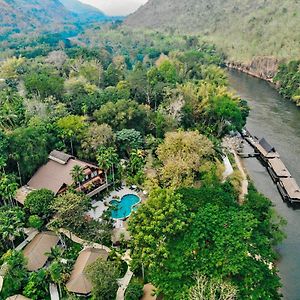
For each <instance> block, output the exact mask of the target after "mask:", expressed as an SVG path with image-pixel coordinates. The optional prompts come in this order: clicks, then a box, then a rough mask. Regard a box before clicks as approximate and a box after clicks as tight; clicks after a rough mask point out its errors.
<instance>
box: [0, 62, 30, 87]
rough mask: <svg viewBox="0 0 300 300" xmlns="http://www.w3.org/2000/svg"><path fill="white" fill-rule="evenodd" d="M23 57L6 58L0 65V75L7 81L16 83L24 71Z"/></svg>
mask: <svg viewBox="0 0 300 300" xmlns="http://www.w3.org/2000/svg"><path fill="white" fill-rule="evenodd" d="M24 64H25V59H24V58H23V57H19V58H16V57H11V58H8V59H6V60H5V61H4V62H2V64H1V65H0V77H1V78H4V79H6V81H7V82H9V83H10V84H11V83H13V85H16V83H17V81H18V80H19V79H20V77H21V75H22V73H23V72H24Z"/></svg>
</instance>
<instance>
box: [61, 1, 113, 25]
mask: <svg viewBox="0 0 300 300" xmlns="http://www.w3.org/2000/svg"><path fill="white" fill-rule="evenodd" d="M59 1H60V2H61V3H62V4H63V5H64V7H65V8H66V9H68V10H69V11H71V12H72V13H75V14H76V15H77V16H78V18H79V19H80V20H81V21H83V22H88V21H89V22H93V21H102V20H105V19H107V18H108V17H107V16H106V15H105V14H104V12H102V11H101V10H99V9H98V8H96V7H94V6H92V5H88V4H85V3H82V2H80V1H78V0H59Z"/></svg>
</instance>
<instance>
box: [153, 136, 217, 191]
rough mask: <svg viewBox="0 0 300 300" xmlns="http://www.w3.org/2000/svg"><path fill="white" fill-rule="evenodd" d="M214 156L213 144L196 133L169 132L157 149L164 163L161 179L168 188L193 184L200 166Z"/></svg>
mask: <svg viewBox="0 0 300 300" xmlns="http://www.w3.org/2000/svg"><path fill="white" fill-rule="evenodd" d="M213 154H214V150H213V144H212V142H211V141H210V140H209V139H208V138H207V137H206V136H204V135H201V134H199V133H198V132H196V131H189V132H169V133H167V134H166V137H165V141H164V143H162V144H161V145H159V147H158V148H157V155H158V158H159V160H161V161H162V163H163V167H162V168H161V178H162V181H163V182H164V183H165V184H166V186H172V187H177V188H178V187H180V186H190V185H192V184H193V182H194V179H195V175H196V174H197V172H198V173H199V169H200V166H201V164H202V163H203V162H205V160H207V159H209V158H210V157H211V156H212V155H213Z"/></svg>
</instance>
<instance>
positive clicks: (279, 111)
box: [228, 71, 300, 300]
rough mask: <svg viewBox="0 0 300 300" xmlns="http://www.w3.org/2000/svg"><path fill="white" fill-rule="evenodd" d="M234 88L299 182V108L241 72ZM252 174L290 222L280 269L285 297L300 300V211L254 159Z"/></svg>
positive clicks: (232, 76)
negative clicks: (293, 207) (282, 197)
mask: <svg viewBox="0 0 300 300" xmlns="http://www.w3.org/2000/svg"><path fill="white" fill-rule="evenodd" d="M228 77H229V82H230V85H231V87H232V88H233V89H234V90H235V91H237V93H238V94H239V95H240V96H241V97H242V98H243V99H246V100H248V104H249V106H250V108H251V112H250V116H249V118H248V122H247V128H248V130H249V131H250V132H251V133H252V134H253V135H255V136H257V137H259V138H261V137H265V138H266V140H267V141H268V142H269V143H270V144H271V145H273V146H275V148H276V150H277V151H278V152H279V153H280V155H281V158H282V160H283V162H284V163H285V165H286V166H287V168H288V169H289V171H290V173H291V174H292V176H293V177H294V178H295V179H296V181H297V182H298V184H300V109H299V108H297V107H296V106H295V105H294V104H293V103H291V102H290V101H288V100H285V99H283V98H282V97H281V96H280V95H279V94H278V93H277V91H276V90H275V89H274V88H272V87H271V85H270V84H269V83H267V82H265V81H263V80H260V79H257V78H254V77H251V76H249V75H246V74H244V73H241V72H238V71H229V72H228ZM245 166H246V168H247V171H248V173H249V176H250V177H251V179H252V180H253V181H254V183H255V185H256V187H257V189H258V190H259V191H260V192H262V193H263V194H265V195H266V196H267V197H268V198H270V199H271V200H272V202H273V203H274V205H275V209H276V211H277V212H278V213H279V214H280V215H281V216H282V217H284V218H285V219H286V220H287V222H288V224H287V226H286V228H285V232H286V235H287V238H286V239H285V240H284V241H283V243H282V244H281V245H279V246H278V251H279V253H280V256H281V258H280V261H279V265H278V267H279V271H280V277H281V280H282V284H283V287H282V293H283V295H284V297H283V299H287V300H300V210H293V209H291V208H289V207H287V205H286V204H285V203H284V202H283V201H282V199H281V197H280V195H279V193H278V191H277V188H276V186H275V185H274V184H273V182H272V180H271V179H270V177H269V175H268V172H267V171H266V169H265V168H264V167H263V166H262V165H261V164H260V163H259V162H258V160H257V159H255V158H249V159H245Z"/></svg>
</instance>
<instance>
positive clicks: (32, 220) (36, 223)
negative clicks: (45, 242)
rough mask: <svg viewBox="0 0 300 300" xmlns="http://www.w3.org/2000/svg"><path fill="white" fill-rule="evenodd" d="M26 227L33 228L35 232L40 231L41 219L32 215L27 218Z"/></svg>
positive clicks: (42, 223)
mask: <svg viewBox="0 0 300 300" xmlns="http://www.w3.org/2000/svg"><path fill="white" fill-rule="evenodd" d="M28 225H29V227H33V228H35V229H37V230H40V229H41V228H42V227H43V225H44V222H43V220H42V218H41V217H39V216H37V215H32V216H30V217H29V218H28Z"/></svg>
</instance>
